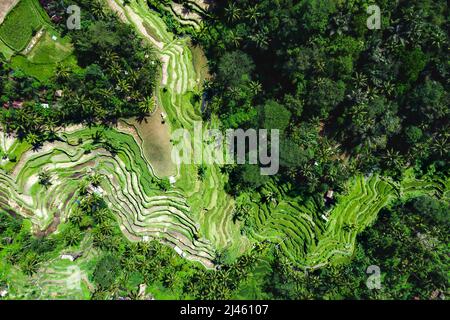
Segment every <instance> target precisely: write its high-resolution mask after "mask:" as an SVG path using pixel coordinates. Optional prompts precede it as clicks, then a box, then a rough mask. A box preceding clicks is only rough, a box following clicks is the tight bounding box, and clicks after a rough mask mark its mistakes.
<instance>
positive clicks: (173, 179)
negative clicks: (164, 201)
mask: <svg viewBox="0 0 450 320" xmlns="http://www.w3.org/2000/svg"><path fill="white" fill-rule="evenodd" d="M169 182H170V184H174V183H175V182H177V179H175V177H174V176H171V177H169Z"/></svg>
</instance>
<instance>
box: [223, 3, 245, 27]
mask: <svg viewBox="0 0 450 320" xmlns="http://www.w3.org/2000/svg"><path fill="white" fill-rule="evenodd" d="M225 15H226V17H227V19H228V21H229V22H234V21H236V20H238V19H239V18H240V17H241V9H239V8H238V7H237V6H236V4H235V3H233V2H230V3H228V6H227V7H226V8H225Z"/></svg>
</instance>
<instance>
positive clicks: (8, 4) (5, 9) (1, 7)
mask: <svg viewBox="0 0 450 320" xmlns="http://www.w3.org/2000/svg"><path fill="white" fill-rule="evenodd" d="M18 2H19V0H2V1H0V24H2V23H3V20H5V17H6V15H7V14H8V13H9V11H11V10H12V9H13V8H14V6H15V5H16V4H17V3H18Z"/></svg>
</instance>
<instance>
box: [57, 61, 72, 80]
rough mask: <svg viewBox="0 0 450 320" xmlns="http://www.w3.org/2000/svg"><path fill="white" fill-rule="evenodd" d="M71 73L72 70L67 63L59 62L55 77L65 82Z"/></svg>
mask: <svg viewBox="0 0 450 320" xmlns="http://www.w3.org/2000/svg"><path fill="white" fill-rule="evenodd" d="M70 73H71V70H70V69H69V68H68V67H67V66H66V65H64V64H62V63H58V65H57V66H56V71H55V79H56V81H57V82H59V83H61V82H64V81H65V80H67V79H68V78H69V75H70Z"/></svg>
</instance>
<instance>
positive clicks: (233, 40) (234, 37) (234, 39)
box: [227, 30, 242, 48]
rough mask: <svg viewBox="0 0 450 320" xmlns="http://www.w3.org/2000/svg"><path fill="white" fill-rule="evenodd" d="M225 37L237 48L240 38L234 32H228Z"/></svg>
mask: <svg viewBox="0 0 450 320" xmlns="http://www.w3.org/2000/svg"><path fill="white" fill-rule="evenodd" d="M227 35H228V39H229V42H231V43H233V45H234V46H235V47H236V48H238V47H239V45H240V43H241V41H242V37H240V36H239V35H238V34H237V33H236V32H235V31H234V30H230V31H228V33H227Z"/></svg>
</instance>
